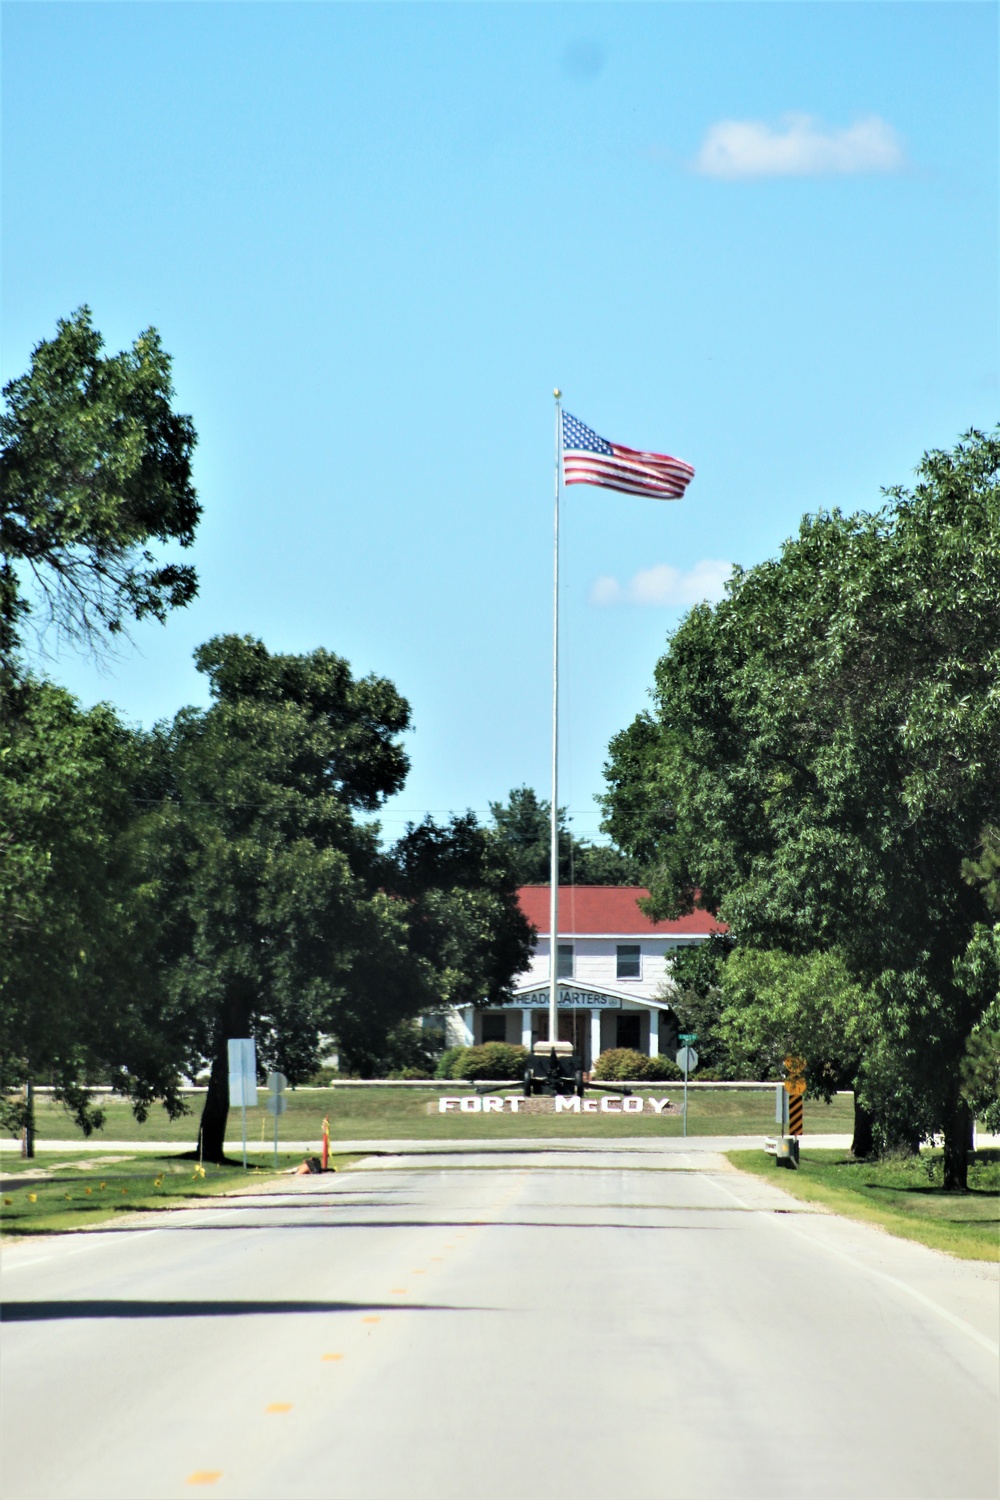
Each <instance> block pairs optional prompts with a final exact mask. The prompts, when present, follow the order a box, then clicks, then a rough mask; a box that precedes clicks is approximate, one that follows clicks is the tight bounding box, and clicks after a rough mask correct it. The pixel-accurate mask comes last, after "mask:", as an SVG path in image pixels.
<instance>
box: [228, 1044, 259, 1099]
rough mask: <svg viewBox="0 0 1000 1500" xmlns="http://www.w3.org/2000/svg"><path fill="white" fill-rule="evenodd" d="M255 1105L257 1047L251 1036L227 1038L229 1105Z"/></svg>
mask: <svg viewBox="0 0 1000 1500" xmlns="http://www.w3.org/2000/svg"><path fill="white" fill-rule="evenodd" d="M256 1106H257V1048H256V1046H255V1045H254V1040H253V1037H230V1039H229V1107H230V1109H240V1108H243V1109H255V1108H256Z"/></svg>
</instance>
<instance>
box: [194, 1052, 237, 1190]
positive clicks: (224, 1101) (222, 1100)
mask: <svg viewBox="0 0 1000 1500" xmlns="http://www.w3.org/2000/svg"><path fill="white" fill-rule="evenodd" d="M228 1119H229V1038H228V1037H223V1039H222V1041H221V1042H220V1043H219V1047H218V1051H217V1052H216V1054H215V1056H214V1058H213V1059H212V1072H211V1075H210V1077H209V1080H208V1093H207V1094H206V1095H205V1104H204V1107H203V1108H202V1111H201V1125H200V1126H199V1128H198V1144H199V1147H200V1150H201V1156H202V1160H203V1161H214V1162H221V1161H224V1160H225V1155H226V1152H225V1145H226V1123H227V1121H228Z"/></svg>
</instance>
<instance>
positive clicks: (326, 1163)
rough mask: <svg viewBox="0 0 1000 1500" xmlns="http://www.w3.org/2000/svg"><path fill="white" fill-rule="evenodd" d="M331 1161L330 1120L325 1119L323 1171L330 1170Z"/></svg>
mask: <svg viewBox="0 0 1000 1500" xmlns="http://www.w3.org/2000/svg"><path fill="white" fill-rule="evenodd" d="M329 1163H330V1121H329V1119H324V1121H323V1171H324V1172H326V1171H328V1170H329Z"/></svg>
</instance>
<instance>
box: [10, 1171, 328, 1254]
mask: <svg viewBox="0 0 1000 1500" xmlns="http://www.w3.org/2000/svg"><path fill="white" fill-rule="evenodd" d="M301 1160H302V1158H301V1155H296V1156H291V1155H288V1156H280V1155H279V1158H278V1168H277V1170H275V1169H274V1167H273V1166H272V1165H268V1166H266V1167H265V1166H251V1167H250V1168H249V1170H247V1171H244V1169H243V1167H242V1166H221V1167H219V1166H213V1165H212V1164H210V1163H206V1164H205V1165H204V1166H199V1164H198V1163H196V1162H193V1161H185V1160H181V1159H179V1158H178V1157H174V1156H170V1157H166V1156H163V1157H155V1156H149V1155H144V1156H124V1155H121V1154H115V1153H105V1154H102V1153H100V1152H95V1153H94V1155H93V1156H88V1157H86V1158H85V1159H66V1157H65V1156H60V1155H59V1154H58V1153H46V1152H40V1153H39V1154H38V1155H37V1156H36V1157H35V1159H34V1160H33V1161H24V1160H23V1159H21V1158H20V1157H16V1158H13V1159H12V1158H11V1154H10V1153H7V1152H3V1153H0V1174H2V1178H3V1193H2V1199H0V1235H2V1236H3V1238H4V1239H8V1240H12V1239H24V1238H27V1237H30V1236H32V1235H46V1234H66V1233H70V1232H75V1231H78V1230H86V1229H90V1228H93V1227H97V1226H99V1225H107V1224H108V1223H109V1222H112V1223H113V1222H114V1221H115V1220H117V1219H121V1217H122V1215H124V1214H134V1213H143V1212H153V1213H160V1212H164V1211H165V1210H170V1209H178V1208H186V1207H189V1206H190V1205H191V1203H192V1202H196V1201H197V1200H198V1199H201V1198H212V1197H218V1196H220V1195H222V1196H225V1195H227V1194H232V1195H236V1194H241V1193H243V1192H246V1191H248V1190H250V1191H252V1190H253V1188H254V1186H262V1185H264V1184H274V1183H275V1182H276V1181H278V1180H279V1179H280V1178H281V1177H282V1175H284V1174H287V1173H288V1171H289V1170H290V1169H291V1168H293V1167H296V1166H297V1165H298V1164H299V1162H300V1161H301ZM357 1160H358V1158H357V1156H347V1155H339V1156H334V1157H331V1165H332V1166H334V1167H337V1168H338V1169H339V1168H343V1167H345V1166H350V1165H351V1164H352V1163H353V1162H355V1161H357Z"/></svg>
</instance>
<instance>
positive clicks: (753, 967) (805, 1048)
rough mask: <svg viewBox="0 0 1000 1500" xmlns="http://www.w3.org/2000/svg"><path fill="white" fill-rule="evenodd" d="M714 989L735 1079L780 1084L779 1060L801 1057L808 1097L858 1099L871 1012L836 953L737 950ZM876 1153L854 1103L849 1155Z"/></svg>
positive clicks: (865, 1118)
mask: <svg viewBox="0 0 1000 1500" xmlns="http://www.w3.org/2000/svg"><path fill="white" fill-rule="evenodd" d="M720 989H721V994H722V998H723V1005H722V1009H721V1013H720V1017H719V1031H720V1033H721V1036H722V1038H723V1040H724V1042H725V1045H726V1047H727V1049H728V1053H729V1056H730V1058H731V1059H732V1062H733V1065H734V1066H735V1067H736V1068H737V1069H739V1071H740V1072H743V1073H749V1074H751V1075H752V1076H754V1077H758V1078H781V1076H782V1067H783V1063H784V1059H785V1058H786V1057H788V1056H796V1057H802V1058H804V1059H805V1061H806V1064H807V1071H806V1079H807V1082H808V1085H809V1092H810V1094H812V1095H813V1096H815V1097H819V1098H825V1099H826V1100H828V1101H829V1100H830V1099H831V1098H832V1097H833V1094H834V1092H835V1091H836V1090H837V1089H841V1088H850V1089H854V1090H855V1094H856V1093H857V1088H858V1074H859V1072H860V1068H861V1061H862V1058H863V1056H864V1054H865V1051H866V1049H867V1047H868V1046H869V1044H870V1041H871V1038H870V1035H869V1034H868V1032H867V1030H866V1023H868V1022H869V1020H870V1017H871V1009H872V1008H871V1004H870V1002H869V1001H868V997H866V996H865V994H864V992H863V990H862V988H861V986H860V985H858V984H856V983H855V982H854V981H853V980H852V979H851V977H850V975H849V973H848V971H847V968H846V966H845V965H844V962H843V960H842V959H841V958H840V957H839V956H838V955H837V954H835V953H806V954H791V953H783V952H781V951H779V950H774V949H772V950H760V949H754V948H738V949H737V950H736V951H735V952H734V953H733V954H732V956H731V958H730V959H729V960H728V962H727V963H726V964H725V966H724V968H723V970H722V973H721V975H720ZM880 1144H889V1143H880ZM875 1147H876V1142H875V1139H874V1135H873V1121H872V1118H871V1115H870V1114H869V1112H868V1111H867V1110H866V1109H865V1108H864V1106H863V1105H859V1104H858V1103H857V1100H855V1121H854V1141H853V1143H852V1148H851V1149H852V1150H853V1152H854V1155H855V1156H857V1157H859V1158H861V1157H868V1156H871V1155H872V1154H873V1152H874V1150H875Z"/></svg>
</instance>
